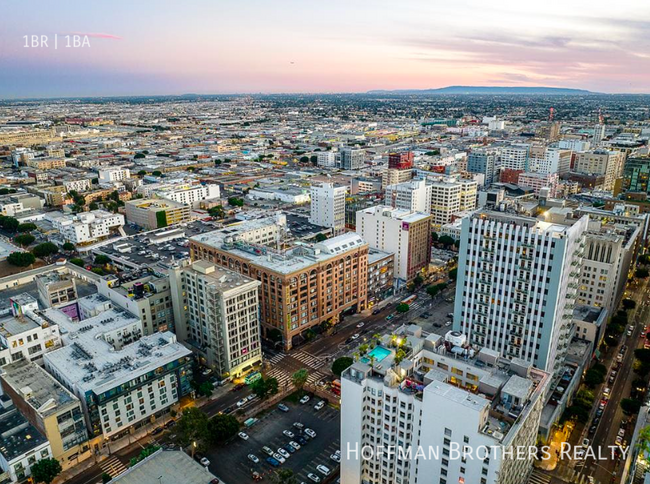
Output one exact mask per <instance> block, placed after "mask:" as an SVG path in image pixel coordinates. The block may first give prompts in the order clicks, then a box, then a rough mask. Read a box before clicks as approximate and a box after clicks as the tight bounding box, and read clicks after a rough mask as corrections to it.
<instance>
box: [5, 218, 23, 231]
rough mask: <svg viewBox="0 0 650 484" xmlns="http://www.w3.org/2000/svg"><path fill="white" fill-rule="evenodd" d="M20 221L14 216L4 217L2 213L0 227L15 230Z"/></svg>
mask: <svg viewBox="0 0 650 484" xmlns="http://www.w3.org/2000/svg"><path fill="white" fill-rule="evenodd" d="M19 225H20V222H18V220H17V219H15V218H14V217H5V216H4V215H3V216H1V217H0V227H2V228H3V229H5V230H7V231H8V232H15V231H16V230H18V226H19Z"/></svg>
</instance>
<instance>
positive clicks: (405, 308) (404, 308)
mask: <svg viewBox="0 0 650 484" xmlns="http://www.w3.org/2000/svg"><path fill="white" fill-rule="evenodd" d="M395 309H396V310H397V312H398V313H406V312H408V310H409V309H410V307H409V305H408V304H406V303H399V304H398V305H397V307H396V308H395Z"/></svg>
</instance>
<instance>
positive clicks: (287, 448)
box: [283, 444, 296, 454]
mask: <svg viewBox="0 0 650 484" xmlns="http://www.w3.org/2000/svg"><path fill="white" fill-rule="evenodd" d="M283 449H284V450H286V451H287V452H289V453H290V454H293V453H294V452H295V451H296V448H295V447H294V446H293V445H291V444H286V445H285V446H284V447H283Z"/></svg>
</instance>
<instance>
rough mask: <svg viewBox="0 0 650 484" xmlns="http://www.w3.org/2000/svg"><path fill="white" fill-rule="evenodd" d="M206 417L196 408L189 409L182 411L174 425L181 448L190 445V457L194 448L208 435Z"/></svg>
mask: <svg viewBox="0 0 650 484" xmlns="http://www.w3.org/2000/svg"><path fill="white" fill-rule="evenodd" d="M207 428H208V416H207V415H206V414H205V412H203V410H201V409H199V408H197V407H189V408H185V409H184V410H183V414H182V415H181V418H179V419H178V424H177V425H176V435H177V436H178V441H179V443H180V444H181V445H182V446H184V447H185V446H187V445H190V444H192V456H193V455H194V451H195V450H196V447H197V446H198V445H199V444H200V443H202V442H203V439H205V438H206V437H207V435H208V432H207ZM194 443H196V445H194Z"/></svg>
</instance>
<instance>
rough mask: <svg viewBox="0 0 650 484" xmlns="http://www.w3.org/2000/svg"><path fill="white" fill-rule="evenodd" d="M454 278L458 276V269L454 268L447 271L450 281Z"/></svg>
mask: <svg viewBox="0 0 650 484" xmlns="http://www.w3.org/2000/svg"><path fill="white" fill-rule="evenodd" d="M456 278H458V269H457V268H454V269H452V270H450V271H449V279H451V280H452V281H455V280H456Z"/></svg>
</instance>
